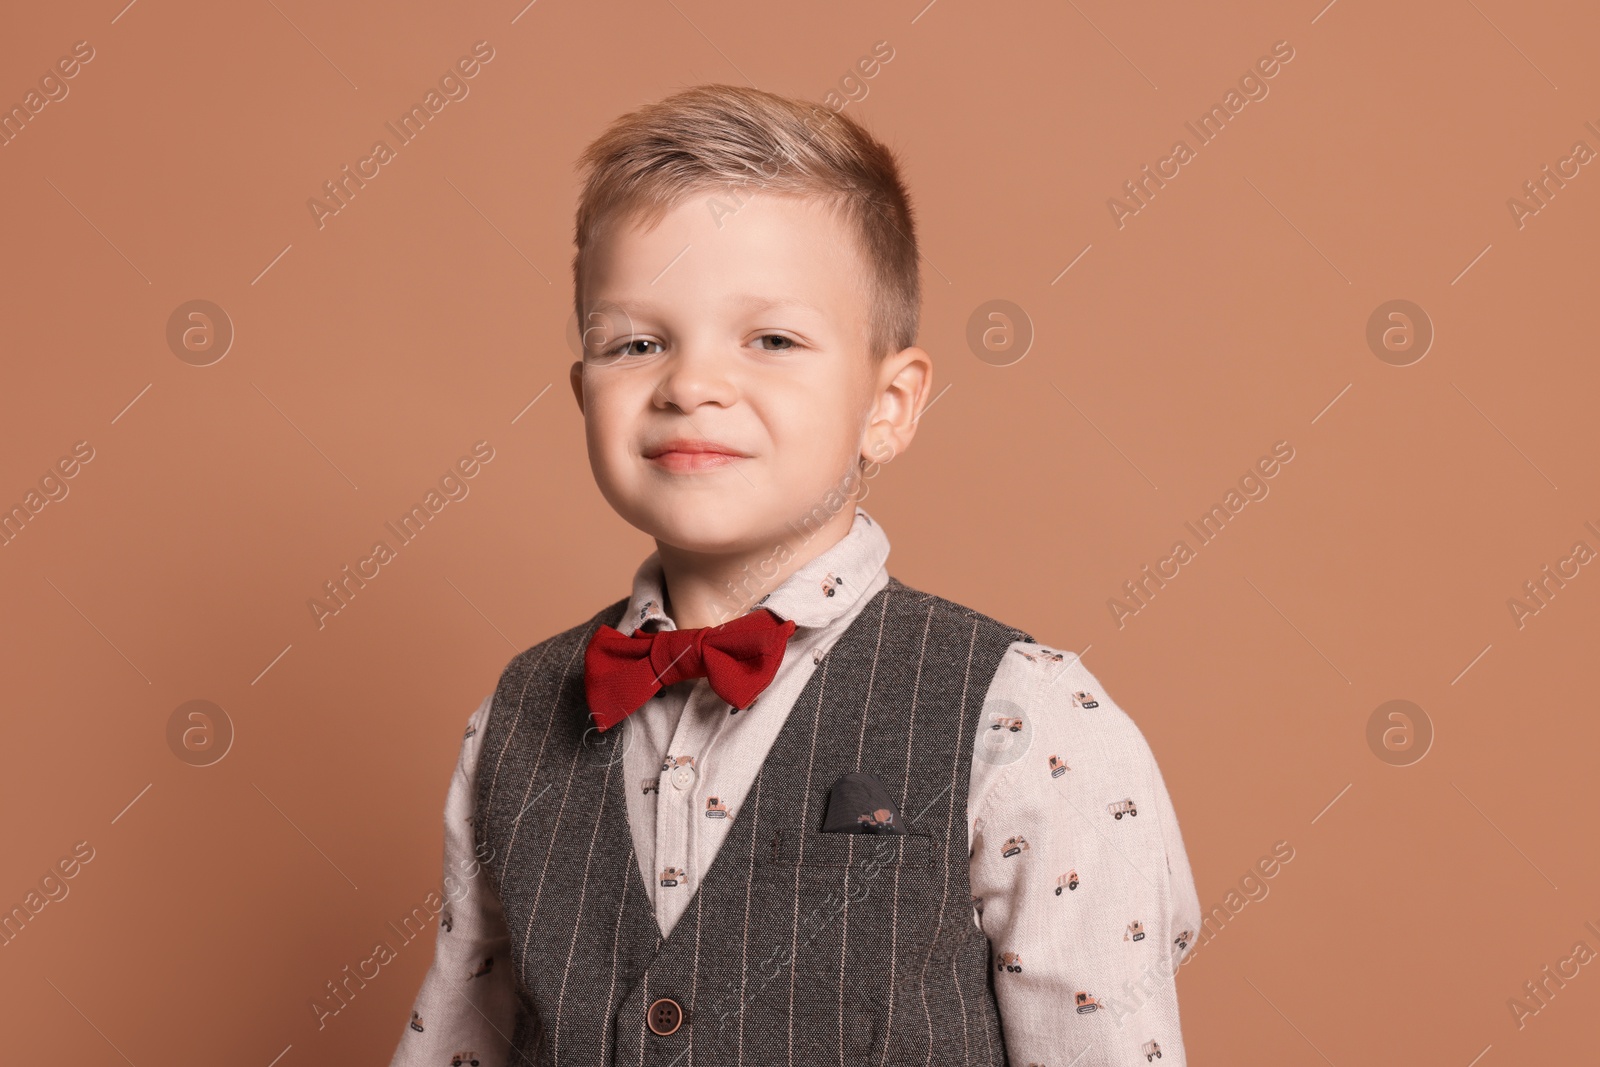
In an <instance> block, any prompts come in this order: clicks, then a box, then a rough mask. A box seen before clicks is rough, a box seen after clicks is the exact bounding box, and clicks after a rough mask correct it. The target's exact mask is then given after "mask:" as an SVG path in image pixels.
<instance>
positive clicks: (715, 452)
mask: <svg viewBox="0 0 1600 1067" xmlns="http://www.w3.org/2000/svg"><path fill="white" fill-rule="evenodd" d="M644 456H645V458H646V459H648V460H650V461H651V462H652V463H654V464H656V465H657V466H658V467H662V468H664V469H666V470H669V471H697V470H708V469H710V468H712V467H722V466H726V465H727V464H729V463H732V462H733V461H734V460H736V459H748V458H749V457H748V455H746V454H745V453H744V452H741V451H739V450H738V449H737V448H734V447H733V446H732V445H725V444H721V443H719V442H717V441H706V440H700V439H696V438H688V437H675V438H673V439H672V440H670V441H663V442H661V443H660V444H658V445H651V446H650V447H649V448H646V449H645V452H644Z"/></svg>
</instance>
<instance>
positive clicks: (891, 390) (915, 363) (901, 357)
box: [862, 345, 933, 463]
mask: <svg viewBox="0 0 1600 1067" xmlns="http://www.w3.org/2000/svg"><path fill="white" fill-rule="evenodd" d="M932 387H933V357H932V356H930V355H928V353H927V352H925V351H923V350H922V349H920V348H918V347H916V346H915V345H913V346H911V347H910V348H902V349H901V350H900V351H899V352H896V353H895V354H894V355H891V356H888V357H887V358H885V359H884V361H883V365H882V367H881V368H880V370H879V377H878V398H877V410H876V412H875V413H874V416H873V419H872V421H871V422H870V423H869V424H868V426H867V434H866V439H865V441H864V442H863V446H862V458H863V459H866V460H868V461H869V462H874V463H886V462H888V459H885V458H884V457H883V453H884V451H885V450H887V454H888V458H889V459H893V458H894V457H895V456H898V455H899V454H900V453H902V452H904V451H905V450H906V449H907V448H909V447H911V438H912V437H914V436H915V435H916V432H917V420H918V419H919V418H921V416H922V409H923V406H924V405H925V404H926V403H927V400H928V394H929V391H930V390H931V389H932ZM869 452H870V453H871V454H869Z"/></svg>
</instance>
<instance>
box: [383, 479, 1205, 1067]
mask: <svg viewBox="0 0 1600 1067" xmlns="http://www.w3.org/2000/svg"><path fill="white" fill-rule="evenodd" d="M888 555H889V540H888V537H887V536H886V535H885V534H884V532H883V529H882V528H881V527H880V526H879V525H878V524H877V523H876V522H874V521H873V519H872V518H871V517H870V516H869V515H868V514H867V513H866V511H865V510H863V509H862V508H860V507H857V508H856V510H855V518H854V522H853V523H852V525H851V528H850V531H849V533H848V534H847V535H846V536H845V537H844V538H843V539H842V540H841V541H839V543H838V544H836V545H833V546H832V547H830V548H829V549H828V550H826V551H825V552H823V553H821V554H819V555H818V556H817V557H816V558H815V559H812V560H811V561H809V562H808V563H806V564H805V565H804V566H802V567H801V568H800V569H799V570H797V571H796V572H795V573H794V574H792V575H790V576H789V578H788V579H786V580H785V581H784V582H783V583H781V584H780V585H779V586H777V587H776V588H775V589H773V590H772V591H771V592H769V593H767V594H766V595H765V596H763V597H762V598H761V599H760V600H759V601H758V602H757V606H758V607H763V608H767V609H769V610H771V611H772V612H773V613H774V614H775V615H777V616H778V618H779V619H784V620H787V619H793V620H794V622H795V623H796V628H795V632H794V635H793V636H792V637H791V638H790V639H789V642H788V645H787V646H786V648H785V652H784V658H783V661H782V663H781V665H780V666H779V669H778V673H777V675H776V676H775V677H774V679H773V681H772V682H771V683H770V684H769V685H768V686H767V688H766V689H764V690H763V691H762V692H761V694H760V695H759V696H758V697H757V698H756V700H755V701H754V703H752V704H751V705H750V706H748V707H746V708H744V709H742V710H739V709H734V708H731V707H730V706H729V705H728V704H727V703H725V702H723V701H722V700H721V699H720V698H718V697H717V695H716V693H715V692H714V691H712V689H711V688H710V685H709V684H708V683H707V681H706V679H705V678H695V679H688V680H685V681H682V682H678V683H676V684H674V685H671V686H667V687H665V688H663V689H662V690H661V691H660V692H659V693H657V694H656V696H654V697H652V698H651V699H650V700H648V701H647V702H646V703H645V704H644V705H643V706H641V707H640V708H639V710H637V711H635V712H633V713H632V714H631V715H629V716H628V717H627V718H626V719H624V720H623V722H622V724H621V725H620V726H618V727H617V728H616V730H617V731H618V732H619V733H620V737H619V738H618V742H617V745H618V748H619V750H620V755H617V756H612V757H611V758H613V759H620V760H621V761H622V768H623V771H624V773H625V779H624V780H625V781H626V782H627V783H628V786H627V794H626V795H627V798H628V825H629V829H630V831H631V833H632V836H633V845H634V852H635V854H636V856H637V857H638V862H639V873H640V876H641V878H642V880H643V883H644V885H645V887H646V888H647V889H648V891H649V892H650V894H651V904H652V906H653V908H654V911H655V915H656V922H657V925H658V926H659V927H660V928H661V932H662V936H666V935H667V934H668V933H670V932H671V930H672V928H673V926H674V925H675V924H676V923H677V921H678V919H679V918H680V917H681V916H682V915H683V913H684V910H685V908H686V907H687V906H688V904H689V902H690V899H691V898H692V896H693V892H694V889H695V887H696V886H697V884H698V879H699V875H700V872H702V871H705V870H707V869H708V868H709V867H710V865H711V861H712V860H713V858H714V857H715V856H716V854H717V850H718V848H719V847H720V846H721V844H722V841H723V839H724V838H725V837H726V836H727V833H728V829H729V827H730V826H731V824H732V822H733V820H734V819H735V818H736V817H737V815H738V811H739V808H740V805H741V804H742V803H743V802H744V798H745V793H746V791H747V790H748V789H749V788H750V786H751V785H752V783H753V782H754V780H755V776H756V773H757V772H758V771H759V769H760V767H761V765H762V763H763V762H764V761H765V759H766V755H767V752H768V751H769V750H770V748H771V746H772V744H773V741H774V740H775V739H776V737H777V735H778V732H779V730H780V729H781V728H782V726H783V723H784V719H785V717H786V716H787V715H788V714H789V711H790V708H791V707H792V705H793V704H794V701H795V700H796V698H797V697H798V696H799V695H800V692H801V690H802V689H803V688H804V687H805V685H806V682H807V681H808V680H809V679H810V677H811V674H812V671H813V670H814V669H815V668H816V666H817V664H818V663H819V662H820V661H821V660H822V657H823V655H824V654H825V653H826V652H827V651H828V649H829V647H830V646H831V645H832V644H833V643H834V641H836V640H837V639H838V638H839V637H840V635H841V634H843V633H844V631H845V629H846V628H847V627H848V626H849V625H850V623H851V622H852V621H854V619H855V618H856V616H857V615H858V614H859V613H860V611H861V610H862V609H863V608H864V607H865V606H866V604H867V602H868V601H869V600H871V599H872V597H873V596H874V595H875V594H876V593H877V592H878V591H879V590H881V589H882V588H883V587H884V586H885V585H886V584H887V583H888V580H889V575H888V571H887V570H886V569H885V561H886V560H887V558H888ZM664 600H665V597H664V589H663V580H662V571H661V561H660V556H659V554H658V553H651V554H650V556H649V557H647V558H646V559H645V561H644V562H643V563H642V564H640V566H639V568H638V570H637V572H636V573H635V575H634V579H633V593H632V596H631V598H630V599H629V602H628V605H627V607H626V609H625V610H624V613H623V616H622V618H621V619H619V620H616V622H615V623H614V624H613V625H615V626H616V628H617V629H618V630H619V631H621V632H622V633H623V634H631V633H633V632H635V631H636V630H640V631H643V632H650V631H655V630H670V629H675V628H676V627H675V624H674V623H673V620H672V619H671V618H669V617H668V616H667V615H666V614H665V613H664V612H663V611H662V606H663V604H664ZM491 701H492V694H491V696H489V697H485V698H484V700H483V702H482V703H481V704H480V705H479V706H478V708H477V710H476V711H474V712H473V713H472V716H471V717H470V718H469V719H468V722H467V729H466V736H465V738H464V739H463V741H462V745H461V756H460V760H459V762H458V763H457V765H456V769H455V774H454V777H453V778H452V780H451V783H450V789H449V792H448V794H447V796H446V799H445V840H444V844H445V848H444V869H445V884H444V888H445V893H444V897H445V905H444V908H443V911H442V913H441V915H440V928H439V931H438V935H437V940H436V943H435V949H434V959H433V964H432V966H431V967H430V969H429V971H428V974H427V976H426V978H425V979H424V980H423V984H422V988H421V990H420V991H419V992H418V994H417V997H416V1001H415V1003H414V1005H413V1012H412V1016H411V1023H410V1025H409V1026H408V1027H407V1029H406V1030H405V1032H404V1034H403V1036H402V1038H401V1040H400V1044H399V1047H398V1048H397V1049H396V1051H395V1055H394V1058H393V1060H392V1061H391V1067H444V1065H446V1064H450V1063H452V1062H471V1061H472V1060H477V1061H478V1062H479V1063H480V1064H483V1065H485V1067H507V1063H506V1061H507V1056H508V1049H509V1047H510V1040H511V1031H512V1029H513V1020H514V1018H515V1014H516V1008H517V1001H516V992H515V989H514V986H513V983H514V981H515V979H514V977H513V976H512V974H511V971H510V968H509V966H507V964H508V963H509V962H510V935H509V933H508V932H507V930H506V927H505V920H504V916H503V914H502V912H501V908H500V902H499V899H498V897H497V895H496V893H495V890H494V886H493V883H492V881H491V880H490V876H489V873H488V871H487V870H486V869H485V868H484V867H483V866H482V865H480V864H478V863H477V862H476V858H475V855H474V851H473V831H472V826H473V815H474V803H475V797H476V786H475V780H476V776H477V773H478V766H477V763H478V744H479V743H480V741H481V738H482V732H483V728H484V725H485V721H486V719H487V716H488V714H489V708H490V704H491ZM978 731H979V732H978V736H977V738H976V739H975V741H974V745H973V757H972V773H971V777H970V788H969V790H968V795H967V814H968V823H967V839H968V847H969V860H968V864H969V868H968V869H969V882H970V884H971V886H972V893H973V916H972V918H973V923H974V925H975V926H977V927H978V929H980V930H982V931H983V933H984V934H985V936H986V937H987V938H988V941H989V944H990V956H991V959H992V961H993V962H994V965H995V970H996V972H997V973H996V981H995V982H994V990H995V996H996V1000H997V1003H998V1005H999V1009H1000V1019H1001V1028H1002V1031H1003V1033H1004V1037H1005V1045H1006V1053H1007V1058H1008V1059H1009V1061H1010V1062H1011V1063H1012V1064H1015V1065H1017V1067H1024V1065H1033V1064H1037V1065H1050V1067H1068V1065H1071V1067H1132V1065H1133V1064H1136V1063H1140V1064H1148V1063H1150V1062H1151V1061H1152V1060H1153V1059H1154V1058H1155V1057H1156V1055H1157V1053H1159V1054H1160V1056H1161V1057H1162V1061H1163V1063H1165V1064H1167V1065H1168V1067H1182V1065H1183V1064H1184V1062H1185V1057H1184V1051H1183V1038H1182V1033H1181V1030H1180V1026H1179V1018H1178V999H1177V990H1176V987H1175V985H1174V980H1173V979H1174V976H1175V974H1176V973H1177V970H1178V965H1179V963H1180V961H1181V959H1182V957H1183V955H1184V954H1185V953H1187V952H1189V951H1190V950H1191V948H1192V946H1193V944H1194V939H1195V934H1196V932H1197V931H1198V929H1199V925H1200V902H1199V898H1198V895H1197V894H1196V892H1195V887H1194V879H1193V875H1192V874H1191V872H1190V868H1189V861H1188V856H1187V854H1186V852H1185V851H1184V846H1183V838H1182V836H1181V835H1180V833H1179V830H1178V821H1177V816H1176V814H1175V813H1174V811H1173V807H1172V802H1171V800H1170V798H1169V797H1168V795H1167V788H1166V784H1165V782H1164V781H1163V780H1162V777H1161V771H1160V769H1159V768H1158V767H1157V766H1156V761H1155V757H1154V756H1153V755H1152V753H1151V751H1150V746H1149V745H1148V744H1147V743H1146V742H1145V739H1144V736H1143V735H1142V734H1141V733H1140V732H1139V729H1138V727H1136V726H1135V725H1134V723H1133V721H1132V720H1131V719H1130V718H1129V717H1128V716H1127V714H1125V713H1124V712H1123V711H1122V709H1121V708H1119V707H1118V706H1117V704H1116V703H1115V701H1113V700H1112V699H1111V697H1110V695H1109V694H1108V693H1107V692H1106V691H1105V690H1104V689H1103V688H1102V687H1101V685H1100V683H1099V682H1098V681H1097V680H1096V679H1095V677H1094V676H1093V675H1092V674H1090V673H1089V671H1088V669H1087V668H1085V667H1084V666H1083V664H1082V662H1081V661H1080V660H1079V659H1078V657H1077V656H1076V655H1075V654H1073V653H1071V652H1065V651H1062V650H1058V649H1054V648H1049V647H1047V646H1044V645H1040V644H1036V643H1032V642H1027V641H1017V642H1014V643H1013V644H1012V645H1011V646H1010V647H1009V648H1008V649H1007V651H1006V654H1005V655H1004V657H1002V659H1001V661H1000V663H999V664H998V665H997V668H996V670H995V674H994V677H993V678H992V679H991V681H990V684H989V688H988V692H987V695H986V700H985V705H984V716H983V721H981V722H980V723H979V725H978ZM529 803H530V804H534V803H539V799H538V797H537V796H534V797H533V798H532V799H530V801H529ZM904 814H905V815H906V816H907V817H908V818H909V819H910V821H911V822H912V823H913V824H914V823H915V821H916V813H914V812H908V813H904ZM490 960H494V961H497V962H499V963H500V966H498V967H495V966H491V965H489V964H488V963H487V962H486V961H490ZM1001 975H1004V977H1001ZM1069 1008H1070V1010H1069ZM463 1053H465V1055H464V1056H462V1054H463ZM458 1056H461V1058H460V1059H459V1060H458V1059H457V1058H456V1057H458Z"/></svg>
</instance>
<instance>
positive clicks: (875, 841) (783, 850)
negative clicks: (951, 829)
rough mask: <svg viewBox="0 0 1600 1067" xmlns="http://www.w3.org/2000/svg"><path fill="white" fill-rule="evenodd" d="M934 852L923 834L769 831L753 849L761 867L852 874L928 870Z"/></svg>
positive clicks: (929, 837)
mask: <svg viewBox="0 0 1600 1067" xmlns="http://www.w3.org/2000/svg"><path fill="white" fill-rule="evenodd" d="M937 854H938V849H937V848H936V846H935V844H934V840H933V838H932V837H931V836H929V835H927V834H839V833H821V832H816V833H807V834H801V833H799V832H797V831H795V830H793V829H789V828H780V829H776V830H774V831H773V833H772V836H771V837H770V838H769V839H768V841H767V842H766V846H765V847H758V848H757V849H756V863H757V865H758V866H762V867H788V868H793V867H804V868H817V869H824V870H826V869H836V868H848V869H849V870H850V872H851V873H852V874H854V875H863V874H870V873H871V872H873V871H881V870H893V869H895V868H900V869H903V870H917V871H921V870H929V869H932V867H933V865H934V858H935V856H936V855H937Z"/></svg>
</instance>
